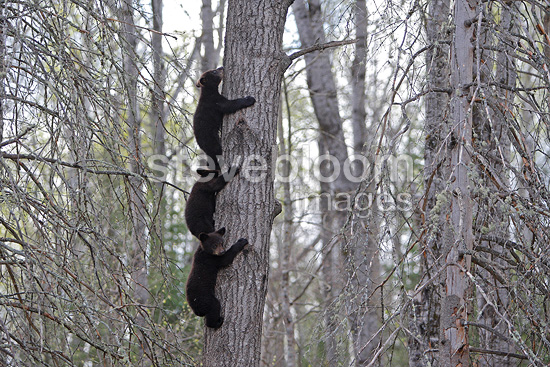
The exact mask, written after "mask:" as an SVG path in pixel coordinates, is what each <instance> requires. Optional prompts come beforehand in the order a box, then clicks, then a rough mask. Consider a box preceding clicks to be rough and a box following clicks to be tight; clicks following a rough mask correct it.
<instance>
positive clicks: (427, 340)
mask: <svg viewBox="0 0 550 367" xmlns="http://www.w3.org/2000/svg"><path fill="white" fill-rule="evenodd" d="M449 10H450V4H449V0H435V1H432V2H430V4H429V8H428V13H427V14H426V38H427V41H428V45H429V46H430V47H431V48H429V49H428V50H427V51H426V68H427V71H426V74H427V75H426V77H427V83H426V89H427V90H438V89H439V90H442V89H448V88H449V46H448V44H447V43H446V42H445V41H449V28H448V26H447V19H448V17H449ZM425 111H426V112H425V113H426V119H425V121H426V123H425V126H426V128H425V130H426V140H425V144H424V162H425V166H424V187H425V190H426V193H425V199H424V201H423V202H422V203H421V205H422V206H423V207H424V210H423V212H422V216H423V219H422V225H423V227H424V229H425V230H429V231H430V232H429V234H428V235H425V236H424V238H425V240H424V241H422V246H423V248H422V258H421V259H422V262H421V275H422V278H421V281H420V282H419V284H418V287H423V290H422V291H421V292H420V294H419V295H418V296H417V297H416V298H415V299H414V300H413V307H412V312H411V320H410V330H411V332H412V333H413V334H414V335H413V336H411V337H409V344H408V347H409V366H410V367H424V366H433V367H437V366H439V359H438V358H436V357H437V354H435V353H433V352H427V351H429V350H435V349H438V348H439V347H438V344H439V318H440V307H441V287H440V284H441V280H440V279H441V277H440V276H437V275H436V274H437V271H438V270H439V269H441V267H442V265H443V264H441V261H440V259H441V251H442V249H441V243H442V240H443V231H444V228H445V216H446V212H445V211H438V210H439V209H437V207H438V205H437V200H438V197H439V196H440V195H441V194H442V193H444V192H445V190H446V180H447V179H448V177H449V164H450V158H449V155H450V153H449V152H448V151H447V148H446V146H447V145H446V143H445V137H446V136H447V135H448V132H449V119H448V114H449V96H448V94H447V93H444V92H430V93H428V94H426V98H425ZM434 277H435V279H433V278H434ZM426 282H429V283H428V284H425V283H426Z"/></svg>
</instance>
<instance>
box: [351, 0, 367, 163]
mask: <svg viewBox="0 0 550 367" xmlns="http://www.w3.org/2000/svg"><path fill="white" fill-rule="evenodd" d="M354 11H355V38H356V39H357V43H356V44H355V58H354V59H353V62H352V64H351V88H352V96H351V98H352V101H351V107H352V111H351V126H352V129H353V151H354V153H356V154H361V153H362V152H363V144H365V142H366V141H367V125H366V119H367V111H366V109H365V99H366V96H365V79H366V73H367V71H366V63H367V2H366V0H356V1H355V7H354Z"/></svg>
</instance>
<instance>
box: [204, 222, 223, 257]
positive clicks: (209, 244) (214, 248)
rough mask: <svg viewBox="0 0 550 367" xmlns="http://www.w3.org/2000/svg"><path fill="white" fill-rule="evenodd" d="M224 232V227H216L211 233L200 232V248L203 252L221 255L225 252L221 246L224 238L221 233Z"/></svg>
mask: <svg viewBox="0 0 550 367" xmlns="http://www.w3.org/2000/svg"><path fill="white" fill-rule="evenodd" d="M224 234H225V227H222V228H220V229H218V230H217V231H216V232H212V233H204V232H202V233H200V234H199V240H200V241H201V244H200V246H201V248H202V250H203V251H204V252H206V253H207V254H210V255H216V256H219V255H222V254H223V253H224V252H225V249H224V247H223V244H224V239H223V235H224Z"/></svg>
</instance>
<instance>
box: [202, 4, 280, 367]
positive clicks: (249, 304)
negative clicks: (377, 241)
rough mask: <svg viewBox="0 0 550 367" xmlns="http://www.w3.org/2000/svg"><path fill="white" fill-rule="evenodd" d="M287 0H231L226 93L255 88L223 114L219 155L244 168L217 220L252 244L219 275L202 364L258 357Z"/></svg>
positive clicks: (244, 362)
mask: <svg viewBox="0 0 550 367" xmlns="http://www.w3.org/2000/svg"><path fill="white" fill-rule="evenodd" d="M289 5H290V2H289V1H288V0H284V1H283V0H275V1H274V0H261V1H257V2H256V3H255V4H254V6H250V4H249V2H248V1H246V0H231V1H229V4H228V14H227V28H226V37H225V56H224V67H225V76H224V85H223V88H224V93H223V94H224V95H225V96H227V97H228V98H230V99H232V98H237V97H244V96H247V95H252V96H254V97H255V98H256V104H255V105H254V106H252V107H250V108H247V109H244V110H242V111H239V112H238V113H236V114H233V115H229V116H227V117H226V118H225V119H224V126H223V131H222V132H223V134H222V145H223V147H224V149H223V152H224V157H225V159H226V162H228V163H229V164H231V165H237V164H239V163H240V164H241V167H242V172H241V174H240V175H239V176H238V177H236V178H235V179H233V181H232V182H230V183H229V185H227V187H226V188H225V189H224V190H223V191H222V192H221V193H220V194H219V195H218V199H217V207H216V208H217V209H216V216H217V218H216V223H217V226H218V227H222V226H225V227H226V228H227V234H226V236H225V237H226V246H228V245H230V244H232V243H234V241H236V240H237V239H238V238H239V237H244V238H247V239H248V241H249V243H250V245H249V251H244V252H243V253H242V254H240V255H239V256H237V258H236V259H235V261H234V263H233V265H232V266H230V267H229V268H228V269H226V270H224V271H221V272H220V274H219V276H218V284H217V287H216V295H217V297H218V298H219V299H220V302H221V305H222V314H223V315H224V317H225V321H224V324H223V326H222V327H221V328H220V329H218V330H213V329H208V328H207V329H206V330H205V343H204V361H203V362H204V366H231V367H233V366H250V367H254V366H258V365H259V362H260V350H261V343H260V338H261V332H262V315H263V309H264V303H265V295H266V290H267V280H268V271H269V236H270V232H271V226H272V222H273V218H274V215H276V213H277V212H276V208H277V206H276V204H275V198H274V193H273V177H274V175H273V173H272V164H273V163H274V159H275V157H274V156H273V150H274V148H275V147H276V140H275V137H276V131H277V118H278V113H279V103H280V92H281V81H282V76H283V72H284V70H285V68H286V67H287V64H288V59H287V58H286V57H285V55H284V54H283V51H282V37H283V32H284V25H285V20H286V14H287V11H288V7H289ZM285 62H286V63H285ZM239 161H240V162H239ZM258 166H261V168H260V169H259V170H256V171H254V170H252V169H250V168H251V167H258Z"/></svg>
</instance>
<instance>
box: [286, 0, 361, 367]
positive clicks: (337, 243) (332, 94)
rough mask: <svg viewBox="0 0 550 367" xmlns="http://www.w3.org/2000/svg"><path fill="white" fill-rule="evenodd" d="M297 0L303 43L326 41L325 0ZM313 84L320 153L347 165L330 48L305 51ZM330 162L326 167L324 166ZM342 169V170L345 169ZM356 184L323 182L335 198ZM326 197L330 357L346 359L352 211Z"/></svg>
mask: <svg viewBox="0 0 550 367" xmlns="http://www.w3.org/2000/svg"><path fill="white" fill-rule="evenodd" d="M307 5H308V6H307V7H306V3H305V1H304V0H296V1H295V2H294V4H293V5H292V10H293V12H294V17H295V19H296V25H297V27H298V34H299V37H300V43H301V45H302V47H308V46H312V45H313V44H315V43H320V44H322V43H324V42H325V35H324V31H323V20H322V12H321V3H320V1H319V0H310V1H308V4H307ZM304 57H305V61H306V74H307V85H308V88H309V92H310V96H311V101H312V104H313V109H314V111H315V116H316V117H317V121H318V122H319V128H320V132H319V141H318V146H319V154H320V155H324V154H329V155H330V156H331V157H332V158H333V159H335V161H337V162H338V163H339V164H340V167H343V165H344V162H345V161H346V159H347V158H348V153H347V147H346V143H345V140H344V133H343V129H342V119H341V117H340V109H339V106H338V95H337V90H336V82H335V80H334V76H333V73H332V66H331V62H330V58H329V54H328V52H311V53H307V54H305V56H304ZM323 166H324V167H323ZM327 169H328V167H326V165H325V164H321V167H320V171H321V173H322V175H323V176H325V177H326V176H328V175H327V174H326V172H327V171H326V170H327ZM340 173H341V172H340ZM352 190H353V185H352V183H351V182H350V181H349V180H348V179H347V177H346V176H345V175H343V174H340V175H338V176H337V177H336V178H335V179H334V180H333V181H332V182H330V183H328V182H321V194H322V195H323V194H325V192H328V193H329V194H330V197H331V198H332V200H331V201H330V202H333V201H334V200H337V199H338V196H339V194H342V193H350V192H351V191H352ZM324 196H325V195H323V196H322V197H321V212H322V229H321V231H322V233H321V238H322V241H323V249H324V250H323V256H324V261H323V264H324V265H323V269H322V271H323V277H324V280H325V282H326V283H327V286H328V291H327V297H325V298H326V299H327V301H328V303H327V304H328V305H329V306H328V309H327V310H326V312H325V324H326V328H327V330H326V333H325V349H326V359H327V363H329V364H335V363H343V361H342V357H341V356H340V351H339V350H338V345H337V340H336V333H337V327H336V325H337V324H338V323H337V322H336V318H337V313H335V312H334V310H333V309H331V308H332V307H333V306H332V305H331V303H332V302H333V301H334V300H335V299H336V298H337V297H339V295H340V294H341V290H342V289H343V281H344V277H343V276H342V272H343V271H344V266H343V261H342V254H341V248H342V247H343V246H342V241H341V238H339V237H337V236H338V234H339V232H340V231H341V229H342V228H343V227H344V224H345V221H346V216H347V212H345V211H335V210H333V208H331V207H328V203H327V202H326V199H327V198H326V197H324Z"/></svg>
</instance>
